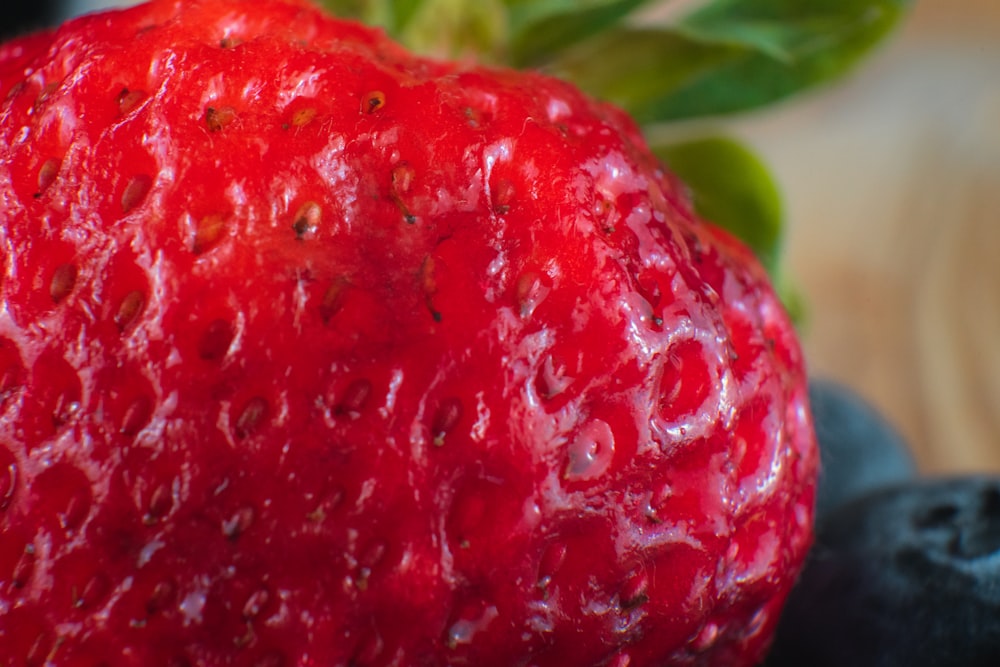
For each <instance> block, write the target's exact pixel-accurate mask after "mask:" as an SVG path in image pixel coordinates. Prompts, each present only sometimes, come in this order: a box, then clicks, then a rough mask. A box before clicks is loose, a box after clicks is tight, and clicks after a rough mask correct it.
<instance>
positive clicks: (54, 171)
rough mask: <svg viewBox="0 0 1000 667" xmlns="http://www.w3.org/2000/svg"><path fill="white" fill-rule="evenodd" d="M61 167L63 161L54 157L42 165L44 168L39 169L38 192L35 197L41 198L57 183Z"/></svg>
mask: <svg viewBox="0 0 1000 667" xmlns="http://www.w3.org/2000/svg"><path fill="white" fill-rule="evenodd" d="M61 166H62V161H61V160H58V159H57V158H54V157H50V158H49V159H48V160H46V161H45V162H43V163H42V166H41V167H39V168H38V192H36V193H35V197H41V196H42V195H43V194H44V193H45V191H46V190H48V189H49V186H50V185H52V184H53V183H54V182H55V180H56V176H57V175H58V174H59V168H60V167H61Z"/></svg>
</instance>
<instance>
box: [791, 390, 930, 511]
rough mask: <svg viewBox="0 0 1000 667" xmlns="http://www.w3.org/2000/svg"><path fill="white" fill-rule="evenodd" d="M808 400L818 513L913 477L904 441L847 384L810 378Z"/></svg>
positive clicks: (913, 468) (914, 469)
mask: <svg viewBox="0 0 1000 667" xmlns="http://www.w3.org/2000/svg"><path fill="white" fill-rule="evenodd" d="M809 400H810V403H811V404H812V411H813V418H814V420H815V423H816V437H817V438H818V440H819V448H820V462H821V463H820V480H819V489H818V490H817V497H816V514H817V516H818V517H820V518H822V517H824V516H826V515H827V514H829V513H830V512H831V511H832V510H834V509H835V508H836V507H837V506H839V505H841V504H843V503H845V502H847V501H850V500H852V499H853V498H857V497H858V496H861V495H863V494H865V493H866V492H868V491H873V490H874V489H876V488H879V487H881V486H885V485H887V484H890V483H894V482H900V481H904V480H908V479H912V478H913V477H915V476H916V473H917V467H916V465H915V463H914V461H913V457H912V456H911V455H910V452H909V449H908V447H907V444H906V441H905V440H904V439H903V437H902V436H901V435H900V434H899V432H898V431H896V429H895V428H893V427H892V425H891V424H890V423H889V422H888V421H886V419H885V418H884V417H882V415H880V414H879V413H878V411H876V410H875V408H873V407H872V406H871V405H870V404H869V403H867V402H866V401H865V400H864V399H863V398H861V397H860V396H859V395H858V394H856V393H855V392H853V391H852V390H851V389H848V388H847V387H845V386H843V385H841V384H838V383H836V382H833V381H830V380H817V379H813V380H811V381H810V383H809Z"/></svg>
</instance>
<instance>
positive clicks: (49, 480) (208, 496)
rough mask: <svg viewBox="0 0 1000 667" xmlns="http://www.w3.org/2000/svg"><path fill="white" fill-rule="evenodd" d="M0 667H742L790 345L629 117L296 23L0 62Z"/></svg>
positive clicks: (792, 555)
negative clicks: (688, 666) (464, 666)
mask: <svg viewBox="0 0 1000 667" xmlns="http://www.w3.org/2000/svg"><path fill="white" fill-rule="evenodd" d="M0 100H2V106H0V138H2V140H0V210H2V218H0V246H2V247H3V254H2V264H0V268H2V270H0V293H2V298H3V306H2V309H0V401H2V404H0V656H3V657H4V659H5V664H10V665H16V666H18V667H20V666H24V665H73V666H75V665H82V666H87V667H90V666H94V667H96V666H97V665H101V666H106V667H124V666H126V665H127V666H132V665H143V666H146V665H162V666H167V665H169V666H171V667H180V666H185V667H187V666H191V667H193V666H196V665H206V666H216V665H241V666H242V665H246V666H248V667H249V666H253V667H277V666H285V667H292V666H296V667H306V666H313V665H316V666H324V667H325V666H332V665H358V666H361V665H394V666H397V667H414V666H421V665H423V666H434V665H462V664H468V665H478V666H480V667H490V666H497V667H509V666H512V665H523V666H528V665H531V666H534V667H543V666H546V665H548V666H557V665H558V666H566V665H581V666H582V665H614V666H617V667H625V666H629V667H639V666H645V665H655V666H662V665H669V664H699V665H727V666H740V665H753V664H755V663H756V662H758V661H759V660H760V659H761V658H762V656H763V654H764V652H765V650H766V647H767V644H768V642H769V639H770V637H771V634H772V632H773V629H774V626H775V623H776V620H777V617H778V612H779V609H780V607H781V605H782V603H783V601H784V599H785V597H786V596H787V594H788V591H789V588H790V587H791V584H792V582H793V580H794V578H795V576H796V573H797V572H798V570H799V568H800V566H801V564H802V561H803V558H804V555H805V552H806V549H807V547H808V545H809V543H810V540H811V525H812V512H813V509H812V508H813V495H814V477H815V469H816V461H817V455H816V450H815V444H814V435H813V430H812V425H811V417H810V413H809V410H808V406H807V388H806V383H805V379H804V372H803V361H802V355H801V352H800V348H799V344H798V342H797V340H796V336H795V333H794V331H793V328H792V326H791V324H790V322H789V319H788V317H787V315H786V314H785V311H784V310H783V308H782V306H781V304H780V303H779V301H778V299H777V297H776V296H775V293H774V291H773V290H772V288H771V286H770V285H769V282H768V278H767V275H766V273H765V271H764V270H763V269H762V268H761V266H760V264H759V263H758V262H757V260H756V259H755V258H754V256H753V254H752V253H751V252H750V251H749V250H748V249H747V248H746V247H745V246H744V245H743V244H742V243H741V242H739V241H737V240H736V239H735V238H734V237H732V236H730V235H729V234H728V233H726V232H724V231H722V230H720V229H718V228H716V227H714V226H712V225H710V224H708V223H705V222H703V221H701V220H700V219H698V217H697V216H696V215H695V214H694V213H693V212H692V208H691V204H690V202H689V199H688V196H687V194H686V191H685V189H684V187H683V186H682V185H681V183H680V182H679V181H678V180H677V179H676V178H675V177H673V176H672V175H671V174H670V173H668V172H667V171H665V169H664V167H663V166H662V165H661V164H660V162H659V161H658V160H657V159H656V158H655V157H654V156H653V155H652V153H651V152H650V151H649V149H648V148H647V147H646V145H645V143H644V140H643V138H642V136H641V133H640V131H639V129H638V127H637V126H636V125H635V124H634V123H633V122H632V121H631V120H630V119H629V118H628V116H626V114H625V113H623V112H622V111H620V110H618V109H617V108H615V107H613V106H611V105H609V104H606V103H601V102H597V101H594V100H592V99H590V98H588V97H587V96H585V95H584V94H582V93H581V92H579V91H578V90H577V89H575V88H574V87H573V86H571V85H570V84H567V83H564V82H562V81H560V80H556V79H553V78H547V77H545V76H542V75H540V74H537V73H530V72H515V71H513V70H505V69H499V68H485V67H480V66H476V65H473V64H471V63H469V62H445V61H438V60H430V59H426V58H422V57H418V56H415V55H411V54H410V53H408V52H406V51H404V50H403V48H401V47H399V46H397V45H396V44H394V43H393V42H391V41H389V39H388V38H386V37H385V36H384V35H383V34H382V33H381V32H379V31H376V30H373V29H370V28H367V27H364V26H362V25H360V24H357V23H351V22H346V21H339V20H335V19H332V18H330V17H328V16H326V15H324V14H323V13H322V12H320V11H318V10H317V9H315V8H313V7H312V6H310V5H308V4H306V3H305V2H297V1H294V0H287V1H282V0H261V1H258V2H241V1H239V0H196V1H185V2H181V1H180V0H154V2H151V3H150V4H147V5H143V6H140V7H137V8H133V9H129V10H123V11H119V12H114V13H105V14H98V15H93V16H89V17H85V18H81V19H77V20H74V21H71V22H70V23H68V24H66V25H64V26H63V27H62V28H60V29H59V30H58V31H54V32H47V33H40V34H35V35H31V36H27V37H24V38H20V39H18V40H15V41H13V42H10V43H7V44H6V45H4V46H2V47H0Z"/></svg>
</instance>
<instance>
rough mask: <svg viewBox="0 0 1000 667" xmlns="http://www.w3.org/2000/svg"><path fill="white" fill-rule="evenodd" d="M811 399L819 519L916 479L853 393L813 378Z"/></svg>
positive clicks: (897, 439) (883, 427)
mask: <svg viewBox="0 0 1000 667" xmlns="http://www.w3.org/2000/svg"><path fill="white" fill-rule="evenodd" d="M809 400H810V403H811V404H812V411H813V418H814V419H815V422H816V437H817V438H818V440H819V448H820V480H819V489H818V491H817V496H816V514H817V516H818V517H820V518H822V517H824V516H826V515H827V514H828V513H829V512H830V511H832V510H833V509H835V508H836V507H837V506H839V505H841V504H843V503H845V502H847V501H850V500H852V499H854V498H857V497H858V496H861V495H863V494H865V493H867V492H869V491H873V490H875V489H877V488H879V487H882V486H886V485H888V484H891V483H895V482H900V481H904V480H907V479H912V478H913V477H915V476H916V473H917V467H916V464H915V463H914V461H913V457H912V456H911V455H910V452H909V449H908V447H907V445H906V441H905V440H904V439H903V437H902V436H901V435H900V434H899V432H898V431H896V429H894V428H893V427H892V425H891V424H889V422H888V421H886V419H885V418H884V417H883V416H882V415H880V414H879V413H878V411H876V410H875V408H873V407H872V406H871V405H870V404H869V403H867V402H866V401H865V400H864V399H863V398H861V397H860V396H858V395H857V394H856V393H854V392H853V391H852V390H850V389H848V388H847V387H845V386H843V385H841V384H838V383H836V382H833V381H830V380H816V379H814V380H812V381H810V383H809ZM997 664H998V665H1000V663H997Z"/></svg>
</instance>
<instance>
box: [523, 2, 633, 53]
mask: <svg viewBox="0 0 1000 667" xmlns="http://www.w3.org/2000/svg"><path fill="white" fill-rule="evenodd" d="M649 1H650V0H504V3H505V4H506V5H507V8H508V11H509V21H510V43H509V44H508V54H507V55H508V60H509V62H510V64H511V65H513V66H514V67H530V66H534V65H536V64H538V63H542V62H544V61H545V60H547V59H549V58H551V57H552V56H553V55H554V54H556V53H558V52H559V51H562V50H564V49H566V48H567V47H568V46H570V45H572V44H575V43H577V42H580V41H582V40H584V39H586V38H588V37H592V36H593V35H596V34H598V33H600V32H601V31H604V30H606V29H607V28H608V27H609V26H612V25H614V24H616V23H618V22H620V21H621V20H622V19H624V18H625V17H626V16H628V15H629V14H630V13H631V12H633V11H634V10H635V9H637V8H638V7H640V6H642V5H644V4H646V3H648V2H649Z"/></svg>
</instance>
